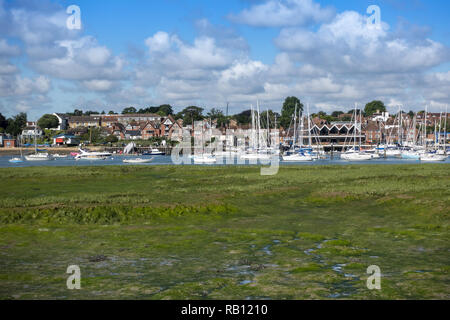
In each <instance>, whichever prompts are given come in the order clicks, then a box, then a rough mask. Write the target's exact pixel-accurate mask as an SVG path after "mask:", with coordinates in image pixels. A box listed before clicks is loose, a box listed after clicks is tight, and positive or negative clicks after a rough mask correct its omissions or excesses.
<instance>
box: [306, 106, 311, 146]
mask: <svg viewBox="0 0 450 320" xmlns="http://www.w3.org/2000/svg"><path fill="white" fill-rule="evenodd" d="M306 112H307V115H308V143H309V146H308V147H310V148H312V140H311V122H310V120H311V119H309V102H308V103H307V104H306Z"/></svg>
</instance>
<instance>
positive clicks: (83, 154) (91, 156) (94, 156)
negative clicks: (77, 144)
mask: <svg viewBox="0 0 450 320" xmlns="http://www.w3.org/2000/svg"><path fill="white" fill-rule="evenodd" d="M79 150H80V153H79V154H78V155H76V156H75V160H105V159H107V158H108V157H110V156H111V155H112V154H111V153H110V152H91V151H86V150H83V149H81V148H79Z"/></svg>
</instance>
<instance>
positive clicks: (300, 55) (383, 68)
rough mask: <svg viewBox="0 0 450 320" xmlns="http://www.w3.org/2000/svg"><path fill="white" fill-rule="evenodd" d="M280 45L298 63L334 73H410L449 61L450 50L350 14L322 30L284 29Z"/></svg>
mask: <svg viewBox="0 0 450 320" xmlns="http://www.w3.org/2000/svg"><path fill="white" fill-rule="evenodd" d="M275 43H276V45H277V46H278V47H279V48H280V49H281V50H283V51H286V52H289V53H290V54H291V56H292V57H294V58H295V60H297V61H301V62H303V63H310V64H313V65H320V66H322V67H324V68H327V69H328V70H331V71H333V72H357V73H359V72H376V73H380V72H409V71H417V70H424V69H426V68H430V67H434V66H437V65H439V64H441V63H443V62H445V61H448V59H449V49H448V48H447V47H445V46H444V45H443V44H441V43H438V42H436V41H433V40H431V39H422V38H415V39H406V38H399V37H396V35H395V34H394V33H390V32H389V26H388V25H387V24H386V23H382V24H381V25H380V27H379V28H375V27H373V26H370V25H368V24H367V22H366V17H364V16H362V15H360V14H359V13H357V12H354V11H346V12H343V13H341V14H339V15H337V16H336V17H335V19H333V21H331V22H329V23H325V24H322V25H321V27H320V28H319V29H318V31H316V32H314V31H309V30H305V29H301V28H286V29H283V30H281V32H280V34H279V36H278V37H277V38H276V39H275Z"/></svg>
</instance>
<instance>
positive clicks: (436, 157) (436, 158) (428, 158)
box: [420, 153, 447, 161]
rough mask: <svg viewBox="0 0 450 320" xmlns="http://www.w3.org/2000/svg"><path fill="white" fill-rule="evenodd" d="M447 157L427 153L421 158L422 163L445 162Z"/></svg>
mask: <svg viewBox="0 0 450 320" xmlns="http://www.w3.org/2000/svg"><path fill="white" fill-rule="evenodd" d="M445 160H447V155H440V154H432V153H427V154H423V155H421V156H420V161H445Z"/></svg>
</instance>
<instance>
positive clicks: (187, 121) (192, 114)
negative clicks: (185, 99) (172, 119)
mask: <svg viewBox="0 0 450 320" xmlns="http://www.w3.org/2000/svg"><path fill="white" fill-rule="evenodd" d="M176 118H177V119H183V124H184V125H191V124H192V120H194V121H200V120H203V118H204V117H203V108H200V107H197V106H189V107H187V108H184V109H183V110H182V111H180V112H178V113H177V116H176Z"/></svg>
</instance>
